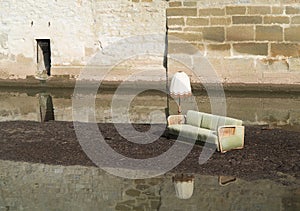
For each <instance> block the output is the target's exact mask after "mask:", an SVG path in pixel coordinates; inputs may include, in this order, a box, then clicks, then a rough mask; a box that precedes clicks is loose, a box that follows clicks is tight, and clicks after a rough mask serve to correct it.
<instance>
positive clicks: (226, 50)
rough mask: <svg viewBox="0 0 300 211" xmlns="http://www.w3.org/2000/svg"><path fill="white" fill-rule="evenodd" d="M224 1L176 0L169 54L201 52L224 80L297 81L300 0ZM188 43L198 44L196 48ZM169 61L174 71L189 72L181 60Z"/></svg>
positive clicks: (299, 72) (299, 69) (170, 20)
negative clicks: (187, 44)
mask: <svg viewBox="0 0 300 211" xmlns="http://www.w3.org/2000/svg"><path fill="white" fill-rule="evenodd" d="M204 2H206V3H207V1H204ZM222 2H223V3H219V2H218V1H216V2H215V4H214V5H211V4H210V5H209V4H205V3H203V1H176V0H174V1H171V2H170V3H169V6H170V7H169V8H168V9H167V19H168V21H167V25H168V34H169V36H170V38H169V54H182V53H183V54H185V55H187V54H190V55H192V54H194V53H195V52H196V51H197V50H199V51H200V52H201V53H202V55H203V56H204V57H205V59H207V60H208V61H209V62H210V63H211V65H212V67H213V69H214V70H215V71H216V73H217V74H218V75H219V76H220V79H221V80H222V81H223V82H225V83H226V82H227V83H276V84H298V83H299V82H300V59H299V56H300V36H299V34H300V4H299V1H275V0H273V1H267V0H265V1H262V0H261V1H239V2H237V1H222ZM254 2H256V3H254ZM257 2H258V3H257ZM285 3H286V4H285ZM289 3H298V4H289ZM171 36H174V37H176V38H180V39H182V40H178V39H175V38H174V39H173V38H172V37H171ZM184 41H187V42H188V43H191V44H193V45H194V46H195V49H194V51H191V49H190V48H187V47H186V43H185V42H184ZM169 63H170V66H169V69H171V70H173V69H176V70H180V69H183V70H184V71H188V70H186V68H185V67H183V65H180V64H178V62H174V61H170V62H169ZM190 74H191V73H190Z"/></svg>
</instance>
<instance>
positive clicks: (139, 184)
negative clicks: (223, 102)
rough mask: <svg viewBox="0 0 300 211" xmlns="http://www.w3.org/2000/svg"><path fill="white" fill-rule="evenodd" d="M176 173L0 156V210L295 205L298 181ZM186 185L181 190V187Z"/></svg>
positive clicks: (192, 210) (194, 210)
mask: <svg viewBox="0 0 300 211" xmlns="http://www.w3.org/2000/svg"><path fill="white" fill-rule="evenodd" d="M174 176H177V175H174V174H167V175H163V176H159V177H155V178H151V179H139V180H130V179H123V178H120V177H115V176H112V175H109V174H107V173H106V172H104V171H102V170H101V169H99V168H95V167H81V166H69V167H64V166H50V165H44V164H30V163H21V162H12V161H0V210H28V211H29V210H30V211H32V210H39V211H43V210H45V211H51V210H53V211H57V210H72V211H77V210H82V211H83V210H89V211H93V210H105V211H107V210H166V211H169V210H178V211H179V210H180V211H181V210H186V211H198V210H297V208H299V196H300V194H299V184H296V183H295V182H296V181H295V180H294V179H293V178H289V177H288V176H287V175H284V178H285V181H286V182H287V183H290V184H293V185H289V186H287V185H283V184H281V183H280V182H279V183H278V182H274V181H270V180H256V181H251V182H249V181H245V180H242V179H239V178H233V179H232V180H230V181H231V182H229V183H222V182H223V180H221V178H223V177H218V176H203V175H188V176H189V177H193V178H194V179H193V181H191V182H190V185H186V184H184V183H183V182H180V181H178V180H175V181H173V177H174ZM180 188H181V189H180ZM182 189H184V190H185V191H186V194H185V196H186V197H185V198H184V199H183V195H184V194H180V193H181V192H180V190H182Z"/></svg>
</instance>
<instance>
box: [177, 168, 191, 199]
mask: <svg viewBox="0 0 300 211" xmlns="http://www.w3.org/2000/svg"><path fill="white" fill-rule="evenodd" d="M172 180H173V183H174V186H175V192H176V196H177V197H178V198H179V199H189V198H191V197H192V195H193V192H194V182H195V178H194V176H192V175H184V174H177V175H175V176H174V177H173V178H172Z"/></svg>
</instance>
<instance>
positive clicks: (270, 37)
mask: <svg viewBox="0 0 300 211" xmlns="http://www.w3.org/2000/svg"><path fill="white" fill-rule="evenodd" d="M256 40H258V41H264V40H267V41H282V40H283V29H282V27H280V26H256Z"/></svg>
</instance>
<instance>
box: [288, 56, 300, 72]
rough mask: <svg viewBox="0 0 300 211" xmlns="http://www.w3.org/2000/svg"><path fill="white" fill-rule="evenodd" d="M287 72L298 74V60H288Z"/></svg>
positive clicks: (299, 68) (299, 60)
mask: <svg viewBox="0 0 300 211" xmlns="http://www.w3.org/2000/svg"><path fill="white" fill-rule="evenodd" d="M289 70H290V71H293V72H298V73H300V58H290V59H289Z"/></svg>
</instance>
